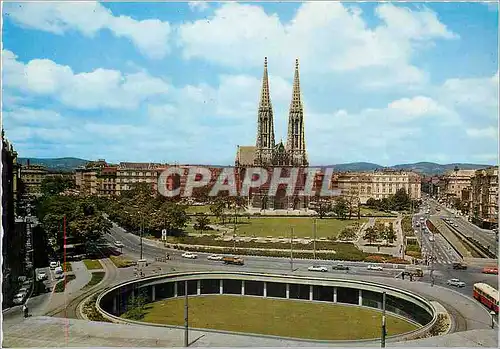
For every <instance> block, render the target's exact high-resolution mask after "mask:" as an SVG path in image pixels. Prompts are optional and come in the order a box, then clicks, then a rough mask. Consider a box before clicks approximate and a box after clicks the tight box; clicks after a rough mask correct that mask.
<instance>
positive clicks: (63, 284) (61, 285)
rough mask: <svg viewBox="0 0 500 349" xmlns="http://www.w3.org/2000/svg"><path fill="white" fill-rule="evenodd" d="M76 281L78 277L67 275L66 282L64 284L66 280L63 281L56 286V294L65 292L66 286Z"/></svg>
mask: <svg viewBox="0 0 500 349" xmlns="http://www.w3.org/2000/svg"><path fill="white" fill-rule="evenodd" d="M75 279H76V276H75V275H66V282H64V279H62V280H61V281H59V282H58V283H57V284H56V287H55V289H54V291H55V292H58V293H60V292H64V289H65V287H66V284H68V283H69V282H70V281H73V280H75Z"/></svg>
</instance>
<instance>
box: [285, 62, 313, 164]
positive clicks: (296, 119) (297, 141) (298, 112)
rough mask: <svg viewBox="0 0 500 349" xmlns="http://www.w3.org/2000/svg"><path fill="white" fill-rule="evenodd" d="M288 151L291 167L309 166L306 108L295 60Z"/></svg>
mask: <svg viewBox="0 0 500 349" xmlns="http://www.w3.org/2000/svg"><path fill="white" fill-rule="evenodd" d="M286 150H287V153H288V156H289V159H290V160H289V161H290V165H291V166H308V165H309V161H308V160H307V153H306V140H305V131H304V107H303V106H302V100H301V95H300V79H299V60H298V59H296V60H295V75H294V77H293V92H292V101H291V103H290V110H289V113H288V137H287V143H286Z"/></svg>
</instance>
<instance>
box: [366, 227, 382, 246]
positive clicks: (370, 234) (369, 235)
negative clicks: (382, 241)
mask: <svg viewBox="0 0 500 349" xmlns="http://www.w3.org/2000/svg"><path fill="white" fill-rule="evenodd" d="M377 238H378V232H377V231H376V230H375V229H374V228H373V227H368V228H366V230H365V235H363V239H365V240H367V241H368V242H369V243H370V244H372V243H373V242H375V241H376V240H377Z"/></svg>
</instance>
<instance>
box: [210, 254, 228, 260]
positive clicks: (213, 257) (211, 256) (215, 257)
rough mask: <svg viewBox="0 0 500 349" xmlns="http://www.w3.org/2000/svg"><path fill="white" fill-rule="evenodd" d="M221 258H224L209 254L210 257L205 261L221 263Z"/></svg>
mask: <svg viewBox="0 0 500 349" xmlns="http://www.w3.org/2000/svg"><path fill="white" fill-rule="evenodd" d="M222 258H224V257H222V256H221V255H219V254H211V255H210V256H208V257H207V259H208V260H211V261H221V260H222Z"/></svg>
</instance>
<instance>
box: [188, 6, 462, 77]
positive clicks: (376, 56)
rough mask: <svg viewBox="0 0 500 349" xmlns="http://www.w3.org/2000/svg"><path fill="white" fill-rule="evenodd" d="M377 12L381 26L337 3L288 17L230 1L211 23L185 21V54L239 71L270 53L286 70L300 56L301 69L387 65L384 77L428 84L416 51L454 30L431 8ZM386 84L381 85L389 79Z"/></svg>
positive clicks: (302, 9)
mask: <svg viewBox="0 0 500 349" xmlns="http://www.w3.org/2000/svg"><path fill="white" fill-rule="evenodd" d="M376 15H377V16H378V17H379V18H380V20H381V21H382V24H380V25H379V26H377V27H376V28H375V29H370V28H369V27H368V25H367V24H366V23H365V21H364V20H363V18H362V17H361V11H360V10H359V9H358V8H357V7H352V6H351V7H348V6H347V5H346V6H344V5H343V4H341V3H339V2H308V3H304V4H302V5H301V6H300V8H299V10H298V11H297V12H296V14H295V17H294V18H293V19H292V20H291V21H290V22H283V21H282V20H281V19H280V18H279V17H278V15H277V14H267V13H266V12H264V10H263V9H262V7H260V6H257V5H253V4H251V5H249V4H238V3H225V4H223V5H222V6H221V7H219V8H217V9H216V10H215V12H214V15H213V16H212V17H210V18H209V20H205V19H203V20H198V21H194V22H191V23H185V24H183V25H181V26H180V28H179V36H180V41H181V43H182V49H183V54H184V56H185V57H186V58H193V57H199V58H203V59H207V60H210V61H213V62H217V63H219V64H223V65H227V66H231V67H234V68H238V69H241V67H242V66H243V67H254V66H257V65H261V64H262V58H263V57H264V56H268V57H270V62H271V63H272V64H275V65H276V67H277V68H276V70H274V68H273V71H274V72H275V73H277V74H280V75H283V74H289V71H290V69H291V67H293V65H292V64H293V63H292V62H293V59H294V58H295V57H300V59H301V62H302V68H303V70H304V71H313V72H316V73H321V74H324V73H325V72H328V71H330V72H331V71H337V72H342V71H352V70H356V69H361V68H373V67H377V68H380V69H383V70H384V71H383V75H382V76H381V78H383V79H382V80H383V81H385V80H387V79H392V80H393V81H392V83H399V84H406V83H408V82H414V83H422V82H425V80H426V76H425V73H424V72H422V71H421V70H420V69H418V68H417V67H415V66H412V65H411V63H410V60H411V56H412V54H413V53H414V51H415V50H417V49H419V48H422V47H423V45H424V44H428V43H431V42H432V41H433V40H436V39H452V38H455V37H456V35H455V34H453V33H452V32H451V31H450V30H449V29H447V28H446V26H445V25H444V24H442V23H441V22H439V20H438V19H437V17H436V14H435V13H433V12H431V11H430V10H428V9H426V8H424V9H421V10H419V11H411V10H409V9H407V8H404V7H400V6H394V5H391V4H382V5H379V6H378V7H377V10H376ZM255 23H259V25H258V26H256V25H255ZM199 33H203V35H202V36H200V35H199ZM370 80H371V83H372V84H375V85H376V84H377V82H373V79H370ZM370 80H368V81H370ZM383 81H382V82H379V83H378V84H382V85H384V84H387V83H384V82H383Z"/></svg>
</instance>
